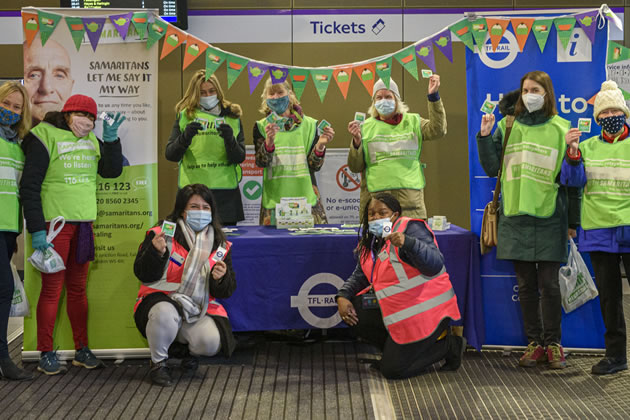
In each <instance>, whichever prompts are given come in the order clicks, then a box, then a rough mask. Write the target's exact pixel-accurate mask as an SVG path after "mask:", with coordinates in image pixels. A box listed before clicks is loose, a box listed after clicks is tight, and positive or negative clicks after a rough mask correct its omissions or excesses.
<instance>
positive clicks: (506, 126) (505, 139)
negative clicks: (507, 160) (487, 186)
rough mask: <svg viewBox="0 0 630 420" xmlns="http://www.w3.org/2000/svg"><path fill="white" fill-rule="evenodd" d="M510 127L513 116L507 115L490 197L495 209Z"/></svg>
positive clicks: (499, 192)
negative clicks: (494, 181)
mask: <svg viewBox="0 0 630 420" xmlns="http://www.w3.org/2000/svg"><path fill="white" fill-rule="evenodd" d="M512 125H514V115H508V116H507V117H505V133H504V135H503V147H502V148H501V164H500V165H499V173H498V174H497V184H496V186H495V187H494V195H493V196H492V206H493V207H494V208H495V209H496V208H497V203H498V201H499V194H501V174H502V173H503V158H504V157H505V147H506V146H507V142H508V139H509V138H510V133H511V132H512Z"/></svg>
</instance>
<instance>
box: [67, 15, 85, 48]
mask: <svg viewBox="0 0 630 420" xmlns="http://www.w3.org/2000/svg"><path fill="white" fill-rule="evenodd" d="M66 23H67V24H68V29H70V35H71V36H72V40H73V41H74V46H75V47H77V51H79V48H81V42H83V34H85V27H84V26H83V20H82V19H81V18H79V17H71V16H66Z"/></svg>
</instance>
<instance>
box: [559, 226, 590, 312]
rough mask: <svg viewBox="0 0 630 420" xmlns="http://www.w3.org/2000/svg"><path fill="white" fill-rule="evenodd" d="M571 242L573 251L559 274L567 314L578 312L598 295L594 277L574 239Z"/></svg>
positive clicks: (571, 250) (563, 304)
mask: <svg viewBox="0 0 630 420" xmlns="http://www.w3.org/2000/svg"><path fill="white" fill-rule="evenodd" d="M569 241H570V242H571V249H570V250H569V258H568V260H567V265H565V266H564V267H560V272H559V273H558V274H559V275H558V277H559V280H560V294H561V295H562V307H563V308H564V311H565V312H567V313H569V312H571V311H574V310H576V309H577V308H579V307H580V306H582V305H584V304H585V303H586V302H588V301H589V300H591V299H594V298H596V297H597V295H598V293H597V287H596V286H595V282H594V281H593V277H591V273H590V272H589V271H588V267H587V266H586V263H585V262H584V260H583V259H582V256H581V255H580V252H579V251H578V248H577V245H575V242H573V238H571V239H569Z"/></svg>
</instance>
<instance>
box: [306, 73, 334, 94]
mask: <svg viewBox="0 0 630 420" xmlns="http://www.w3.org/2000/svg"><path fill="white" fill-rule="evenodd" d="M332 74H333V69H311V77H312V78H313V83H315V89H316V90H317V93H318V94H319V100H320V101H322V102H324V97H325V96H326V92H327V91H328V86H330V79H332Z"/></svg>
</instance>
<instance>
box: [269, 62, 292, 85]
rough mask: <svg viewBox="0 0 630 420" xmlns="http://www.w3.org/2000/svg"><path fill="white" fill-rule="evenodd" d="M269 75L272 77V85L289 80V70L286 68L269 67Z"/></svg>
mask: <svg viewBox="0 0 630 420" xmlns="http://www.w3.org/2000/svg"><path fill="white" fill-rule="evenodd" d="M269 75H270V76H271V83H273V84H274V85H275V84H276V83H283V82H284V81H285V80H287V76H288V75H289V69H288V68H286V67H276V66H270V67H269Z"/></svg>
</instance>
